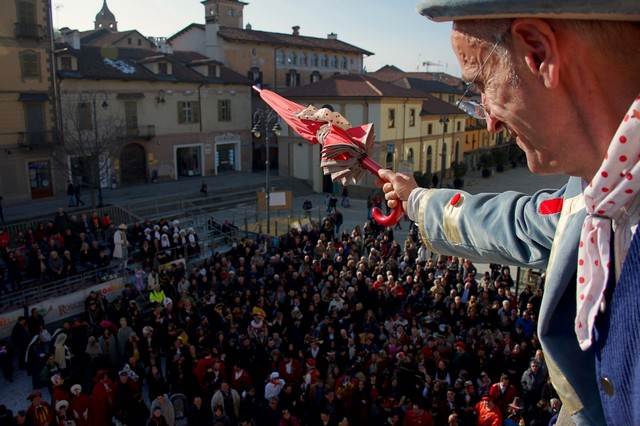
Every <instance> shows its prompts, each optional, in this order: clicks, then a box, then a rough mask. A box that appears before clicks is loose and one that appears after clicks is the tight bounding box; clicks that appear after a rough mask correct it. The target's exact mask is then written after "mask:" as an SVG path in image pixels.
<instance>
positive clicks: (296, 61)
mask: <svg viewBox="0 0 640 426" xmlns="http://www.w3.org/2000/svg"><path fill="white" fill-rule="evenodd" d="M202 4H203V5H204V7H205V24H195V23H194V24H190V25H188V26H187V27H185V28H183V29H182V30H180V31H179V32H177V33H176V34H174V35H172V36H171V37H169V38H168V43H169V44H170V45H171V47H172V48H173V49H174V50H188V51H195V52H199V53H201V54H203V55H205V56H207V57H208V58H212V59H216V60H218V61H220V62H222V63H224V64H225V65H226V66H228V67H229V68H231V69H232V70H234V71H236V72H238V73H240V74H242V75H246V76H248V77H249V79H250V80H251V81H252V83H253V84H262V85H264V86H265V87H269V88H275V89H283V88H287V87H296V86H301V85H305V84H309V83H313V82H316V81H319V80H321V79H323V78H328V77H330V76H332V75H334V74H336V73H339V74H360V73H362V72H363V57H364V56H365V55H367V56H369V55H372V53H371V52H369V51H367V50H364V49H361V48H359V47H356V46H353V45H351V44H349V43H346V42H344V41H342V40H339V39H338V35H337V34H335V33H330V34H328V35H327V37H326V38H319V37H309V36H304V35H302V34H301V33H300V27H299V26H294V27H292V32H291V33H289V34H284V33H275V32H268V31H258V30H254V29H252V28H251V25H250V24H247V25H246V26H243V10H244V6H246V5H247V3H243V2H241V1H237V0H205V1H203V2H202ZM327 24H329V23H327Z"/></svg>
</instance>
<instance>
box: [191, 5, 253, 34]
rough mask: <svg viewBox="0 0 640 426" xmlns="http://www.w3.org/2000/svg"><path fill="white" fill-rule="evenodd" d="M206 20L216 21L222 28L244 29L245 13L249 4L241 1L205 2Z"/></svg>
mask: <svg viewBox="0 0 640 426" xmlns="http://www.w3.org/2000/svg"><path fill="white" fill-rule="evenodd" d="M202 4H203V5H204V9H205V20H206V22H207V23H209V21H210V20H214V21H215V22H216V23H218V24H219V25H220V26H223V27H232V28H242V27H243V11H244V7H245V6H246V5H247V4H248V3H244V2H242V1H239V0H204V1H203V2H202Z"/></svg>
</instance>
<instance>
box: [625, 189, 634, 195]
mask: <svg viewBox="0 0 640 426" xmlns="http://www.w3.org/2000/svg"><path fill="white" fill-rule="evenodd" d="M624 192H626V193H627V194H633V189H625V191H624Z"/></svg>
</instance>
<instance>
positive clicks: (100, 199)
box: [81, 91, 109, 207]
mask: <svg viewBox="0 0 640 426" xmlns="http://www.w3.org/2000/svg"><path fill="white" fill-rule="evenodd" d="M81 95H82V97H85V96H86V97H89V98H90V99H91V107H92V112H93V117H92V118H93V136H94V138H95V140H94V146H93V147H94V149H95V151H93V150H92V151H91V152H92V154H94V155H95V154H96V153H97V155H99V149H100V147H99V146H98V144H99V139H98V113H97V98H98V96H99V95H100V96H102V104H101V106H102V109H105V110H106V109H107V108H108V107H109V103H108V102H107V98H108V97H109V95H108V94H107V92H104V91H98V92H82V93H81ZM96 160H97V162H98V165H97V170H96V171H94V172H92V173H98V182H97V184H98V207H102V206H103V204H104V202H103V197H102V183H101V182H100V179H101V178H102V176H100V174H101V172H102V167H100V158H97V159H96Z"/></svg>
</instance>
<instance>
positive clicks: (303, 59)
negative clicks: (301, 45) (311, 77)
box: [300, 52, 309, 67]
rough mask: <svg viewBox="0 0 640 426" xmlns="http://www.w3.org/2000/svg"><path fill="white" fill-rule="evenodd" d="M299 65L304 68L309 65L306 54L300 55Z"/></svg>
mask: <svg viewBox="0 0 640 426" xmlns="http://www.w3.org/2000/svg"><path fill="white" fill-rule="evenodd" d="M300 65H302V66H303V67H306V66H307V65H309V63H308V58H307V54H306V53H304V52H302V53H301V54H300Z"/></svg>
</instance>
